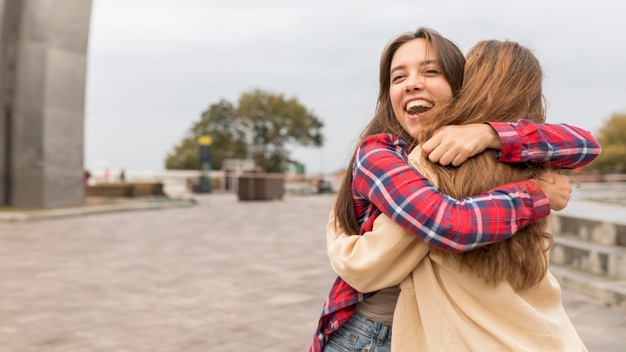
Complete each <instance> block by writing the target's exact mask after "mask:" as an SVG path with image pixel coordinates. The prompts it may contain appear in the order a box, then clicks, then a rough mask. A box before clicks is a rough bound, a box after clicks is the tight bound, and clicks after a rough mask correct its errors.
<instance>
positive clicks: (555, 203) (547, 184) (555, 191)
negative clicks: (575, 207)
mask: <svg viewBox="0 0 626 352" xmlns="http://www.w3.org/2000/svg"><path fill="white" fill-rule="evenodd" d="M532 180H533V181H534V182H535V183H536V184H537V185H539V187H540V188H541V190H542V191H543V193H545V194H546V196H547V197H548V201H549V202H550V209H552V210H555V211H559V210H563V209H565V207H566V206H567V203H568V202H569V199H570V195H571V193H572V185H571V184H570V180H569V177H568V176H566V175H563V174H560V173H559V172H557V171H552V170H547V171H545V172H543V173H542V174H541V175H539V176H537V177H536V178H533V179H532Z"/></svg>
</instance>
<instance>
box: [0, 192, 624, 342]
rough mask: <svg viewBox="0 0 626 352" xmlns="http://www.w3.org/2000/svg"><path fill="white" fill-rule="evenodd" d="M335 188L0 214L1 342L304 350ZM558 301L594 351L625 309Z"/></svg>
mask: <svg viewBox="0 0 626 352" xmlns="http://www.w3.org/2000/svg"><path fill="white" fill-rule="evenodd" d="M331 201H332V196H329V195H323V196H301V197H296V196H288V197H286V198H285V200H283V201H274V202H239V201H237V199H236V197H235V196H234V195H228V194H214V195H209V196H205V197H201V198H199V204H198V205H196V206H194V207H190V208H172V209H161V210H150V211H130V212H121V213H107V214H97V215H88V216H80V217H70V218H62V219H48V220H40V221H33V222H26V223H7V222H4V223H3V222H0V282H1V285H2V287H1V288H0V351H2V352H31V351H32V352H35V351H36V352H53V351H54V352H57V351H58V352H61V351H63V352H74V351H85V352H98V351H107V352H108V351H116V352H124V351H132V352H135V351H147V352H148V351H149V352H159V351H166V352H171V351H191V352H193V351H286V352H291V351H305V350H306V347H307V345H308V343H309V341H310V339H311V336H312V333H313V331H314V328H315V325H316V322H317V317H318V315H319V312H320V309H321V306H322V302H323V300H324V298H325V295H326V293H327V291H328V289H329V287H330V285H331V283H332V280H333V279H334V275H333V273H332V271H331V269H330V265H329V264H328V260H327V258H326V253H325V238H324V229H325V222H326V219H327V216H328V212H329V209H330V205H331ZM564 302H565V304H566V309H567V311H568V313H569V314H570V316H571V318H572V320H573V321H574V324H575V325H576V327H577V329H578V330H579V333H580V334H581V336H582V337H583V339H584V340H585V342H586V343H587V346H588V347H589V350H590V351H618V350H619V351H621V350H623V346H626V337H624V335H626V334H624V332H626V314H624V313H625V312H624V311H623V310H618V309H614V308H608V307H604V306H601V305H598V304H595V303H593V302H591V301H589V300H588V299H586V298H583V297H581V296H578V295H575V294H573V293H569V292H564Z"/></svg>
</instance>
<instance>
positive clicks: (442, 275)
mask: <svg viewBox="0 0 626 352" xmlns="http://www.w3.org/2000/svg"><path fill="white" fill-rule="evenodd" d="M541 84H542V70H541V66H540V64H539V61H538V60H537V59H536V57H535V56H534V55H533V54H532V52H531V51H530V50H528V49H527V48H525V47H523V46H521V45H519V44H518V43H515V42H509V41H504V42H502V41H497V40H488V41H483V42H480V43H478V44H477V45H476V46H474V48H473V49H472V50H471V51H470V52H469V53H468V57H467V64H466V68H465V82H464V83H463V87H462V88H461V90H460V92H459V94H458V95H457V96H456V97H455V98H453V99H452V100H451V101H450V102H449V103H447V104H441V105H440V106H439V107H438V109H437V111H434V112H433V114H432V115H430V116H428V117H425V118H424V119H422V120H421V124H422V127H421V129H420V132H419V134H418V140H427V139H428V138H429V137H431V136H432V135H433V133H434V131H436V130H437V129H438V128H440V127H441V126H446V125H464V124H472V123H482V122H484V121H487V120H488V119H492V117H494V116H498V117H499V119H500V120H501V121H515V120H516V119H517V118H519V117H523V118H525V119H528V120H531V121H533V122H535V123H543V122H544V121H545V115H544V104H543V96H542V89H541ZM466 116H471V117H470V118H466ZM409 162H410V163H411V165H413V166H414V167H415V168H416V169H417V170H418V171H420V172H421V173H422V174H424V175H427V177H428V179H429V180H431V181H432V182H433V183H434V184H435V185H437V188H438V189H439V190H440V191H442V192H443V193H445V194H449V195H451V196H452V197H457V198H462V197H467V196H471V195H477V194H480V193H482V192H484V191H487V190H489V189H490V188H492V187H495V186H497V185H499V184H502V183H506V182H512V181H518V180H524V179H529V178H532V177H537V176H538V175H540V174H541V173H543V172H544V170H545V168H546V167H547V166H548V165H546V164H544V163H536V162H535V163H526V164H503V163H499V162H498V161H497V160H496V159H495V158H494V157H493V155H492V154H491V153H489V152H483V153H481V154H479V155H477V156H475V157H473V158H470V159H469V160H467V161H465V162H464V163H463V164H462V165H460V166H459V167H456V168H447V167H443V166H441V165H437V164H434V163H431V162H430V161H428V160H426V159H425V158H424V157H423V155H422V154H421V151H420V149H419V147H417V148H415V149H414V150H413V151H412V153H411V154H410V155H409ZM549 231H550V229H549V228H548V221H547V218H543V219H540V220H537V221H536V222H533V223H531V224H529V225H527V226H526V227H524V228H522V229H521V230H519V231H518V232H517V233H516V234H515V236H512V237H511V238H509V239H507V240H506V241H503V242H499V243H495V244H492V245H490V246H487V247H483V248H480V249H477V250H472V251H468V252H464V253H446V252H443V251H441V250H439V249H436V248H434V247H431V246H429V245H428V244H426V243H425V242H424V241H421V240H419V239H416V238H415V237H414V236H412V235H410V234H409V233H408V232H407V231H406V230H404V229H403V228H401V227H400V226H399V225H397V224H396V223H394V222H393V221H392V220H391V219H389V217H387V216H385V215H381V216H379V217H378V218H377V219H376V221H375V222H374V226H373V230H372V231H371V232H367V233H365V234H364V235H363V236H350V235H346V234H338V232H335V228H334V226H329V227H328V244H329V255H330V258H331V263H332V265H333V268H335V270H336V271H337V273H338V274H339V275H340V276H341V277H342V278H343V279H344V280H346V281H347V282H348V283H349V284H350V285H352V287H354V288H356V289H358V290H360V291H363V292H372V291H378V290H382V291H385V290H388V289H389V287H396V285H398V283H399V288H400V294H399V297H398V300H397V305H396V304H395V302H393V307H394V314H393V336H392V341H393V343H392V344H391V346H392V347H391V350H392V351H586V348H585V346H584V344H583V342H582V341H581V339H580V337H579V336H578V334H577V332H576V330H575V328H574V326H573V325H572V323H571V321H570V320H569V318H568V317H567V314H566V312H565V309H564V308H563V304H562V302H561V296H560V286H559V284H558V282H557V281H556V279H555V278H554V276H552V274H551V273H550V272H549V271H548V250H549V249H550V247H551V246H552V241H553V240H552V235H551V234H550V232H549ZM366 302H367V301H366ZM361 309H362V310H365V311H367V309H368V307H367V304H363V306H359V305H357V311H359V310H361Z"/></svg>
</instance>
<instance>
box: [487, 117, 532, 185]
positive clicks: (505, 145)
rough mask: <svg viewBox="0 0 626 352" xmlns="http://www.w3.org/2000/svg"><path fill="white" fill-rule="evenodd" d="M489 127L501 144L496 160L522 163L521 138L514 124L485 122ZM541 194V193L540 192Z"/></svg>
mask: <svg viewBox="0 0 626 352" xmlns="http://www.w3.org/2000/svg"><path fill="white" fill-rule="evenodd" d="M487 124H488V125H489V126H491V127H492V128H493V129H494V130H495V131H496V133H497V134H498V137H499V138H500V143H502V149H500V152H499V154H498V153H496V156H497V157H498V160H499V161H501V162H505V163H511V162H520V161H522V146H523V144H522V137H521V136H520V134H519V133H518V132H517V130H516V129H515V124H513V123H509V122H487ZM542 193H543V192H542Z"/></svg>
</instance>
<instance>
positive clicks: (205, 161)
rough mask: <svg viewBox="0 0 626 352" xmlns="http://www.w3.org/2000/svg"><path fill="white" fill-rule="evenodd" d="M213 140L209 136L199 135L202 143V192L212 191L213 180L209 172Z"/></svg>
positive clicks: (200, 143) (199, 142) (199, 140)
mask: <svg viewBox="0 0 626 352" xmlns="http://www.w3.org/2000/svg"><path fill="white" fill-rule="evenodd" d="M212 142H213V140H212V139H211V137H209V136H200V137H198V144H199V145H200V189H199V192H200V193H211V182H209V172H210V171H211V143H212Z"/></svg>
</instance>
